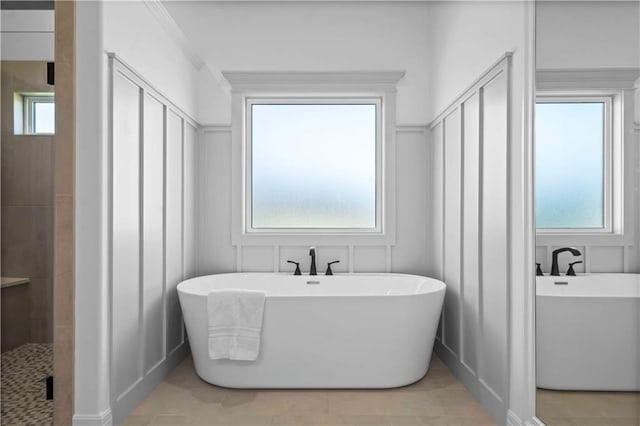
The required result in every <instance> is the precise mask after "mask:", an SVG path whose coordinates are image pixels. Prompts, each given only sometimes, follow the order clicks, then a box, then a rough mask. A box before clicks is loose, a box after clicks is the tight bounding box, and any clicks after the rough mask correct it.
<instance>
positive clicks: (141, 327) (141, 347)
mask: <svg viewBox="0 0 640 426" xmlns="http://www.w3.org/2000/svg"><path fill="white" fill-rule="evenodd" d="M144 96H145V91H144V89H143V88H142V87H140V88H139V89H138V103H139V110H138V117H139V120H140V121H139V122H140V125H139V126H138V204H139V206H138V241H140V246H139V250H138V265H139V267H138V362H139V363H140V365H139V373H138V378H139V379H142V378H143V377H144V375H145V369H144V356H145V353H146V350H145V344H144V343H145V339H144V336H145V331H146V327H145V320H144V267H143V265H144V202H143V200H144Z"/></svg>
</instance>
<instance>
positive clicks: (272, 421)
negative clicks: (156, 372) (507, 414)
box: [124, 355, 495, 426]
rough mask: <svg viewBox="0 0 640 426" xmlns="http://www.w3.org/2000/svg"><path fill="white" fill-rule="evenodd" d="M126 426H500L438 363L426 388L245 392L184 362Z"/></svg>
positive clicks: (416, 385)
mask: <svg viewBox="0 0 640 426" xmlns="http://www.w3.org/2000/svg"><path fill="white" fill-rule="evenodd" d="M124 424H125V425H299V426H302V425H325V426H333V425H386V426H390V425H452V426H453V425H456V426H462V425H494V424H495V423H494V422H493V420H492V419H491V418H490V417H489V415H488V414H487V413H486V412H485V411H484V409H483V408H482V407H481V406H480V404H479V403H478V402H477V401H476V400H475V399H474V398H473V397H472V396H471V394H470V393H469V392H468V391H467V390H466V389H465V388H464V386H463V385H462V383H461V382H460V381H458V379H456V378H455V376H454V375H453V374H452V373H451V371H449V369H448V368H447V367H446V366H445V365H444V364H443V363H442V361H440V360H439V359H438V358H437V357H436V356H435V355H434V356H433V359H432V361H431V367H430V369H429V372H428V373H427V375H426V376H425V378H423V379H422V380H421V381H419V382H417V383H414V384H413V385H410V386H406V387H403V388H397V389H382V390H244V389H243V390H239V389H225V388H219V387H216V386H213V385H210V384H208V383H206V382H204V381H202V380H200V379H199V378H198V376H197V375H196V373H195V371H194V369H193V361H192V360H191V357H188V358H187V359H186V360H185V361H184V362H182V363H181V364H180V365H179V366H178V367H177V368H176V369H175V370H174V371H173V372H172V373H171V374H170V375H169V377H168V378H167V379H166V380H165V381H164V382H163V383H162V384H160V385H159V386H158V387H157V388H156V389H155V391H154V392H153V393H152V394H151V395H150V396H149V398H147V399H146V400H145V401H144V402H143V403H142V404H141V405H140V406H139V407H138V408H137V409H136V410H134V412H133V413H132V414H131V416H129V418H128V419H127V420H126V421H125V423H124Z"/></svg>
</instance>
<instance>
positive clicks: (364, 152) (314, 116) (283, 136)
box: [246, 98, 381, 233]
mask: <svg viewBox="0 0 640 426" xmlns="http://www.w3.org/2000/svg"><path fill="white" fill-rule="evenodd" d="M246 105H247V106H246V113H247V126H248V128H247V151H248V155H249V161H248V163H249V164H248V165H249V167H248V168H247V175H248V176H247V191H246V196H247V200H246V202H247V206H248V209H247V212H248V214H247V222H248V223H247V229H248V230H249V231H250V232H272V231H274V230H278V232H291V231H294V232H295V231H301V230H304V232H311V233H313V232H320V231H327V230H350V231H351V232H375V231H377V230H379V229H380V204H381V203H380V198H381V138H380V133H381V132H380V123H381V120H380V113H381V108H380V106H381V99H380V98H360V99H291V98H288V99H287V98H271V99H260V98H248V99H247V104H246Z"/></svg>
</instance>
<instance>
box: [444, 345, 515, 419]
mask: <svg viewBox="0 0 640 426" xmlns="http://www.w3.org/2000/svg"><path fill="white" fill-rule="evenodd" d="M434 352H435V353H436V355H438V357H440V359H441V360H442V361H443V362H444V363H445V364H446V365H447V367H449V369H450V370H451V371H452V372H453V374H455V376H456V377H457V378H458V379H459V380H460V381H461V382H462V384H463V385H464V386H465V387H466V388H467V390H469V392H471V394H472V395H473V397H474V398H475V399H477V400H478V402H480V404H481V405H482V408H484V409H485V410H486V411H487V413H489V415H490V416H491V417H493V419H494V420H495V421H496V423H497V424H499V425H502V424H510V423H508V420H509V419H508V418H507V407H506V405H505V402H504V401H502V400H500V399H498V398H496V395H495V394H494V392H492V391H490V390H489V389H490V388H487V387H485V386H483V385H482V383H481V381H480V380H479V379H478V377H477V376H474V375H473V374H471V373H470V372H469V370H468V369H467V368H466V367H465V366H464V365H463V364H462V363H461V362H460V360H459V359H458V358H457V357H456V356H455V355H454V354H452V353H451V352H450V351H449V349H448V348H447V347H446V346H444V345H443V344H442V342H439V341H436V343H435V345H434ZM515 418H517V416H515ZM520 424H521V423H520ZM520 424H518V425H520Z"/></svg>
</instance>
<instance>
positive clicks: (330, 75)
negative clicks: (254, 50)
mask: <svg viewBox="0 0 640 426" xmlns="http://www.w3.org/2000/svg"><path fill="white" fill-rule="evenodd" d="M222 75H223V76H224V78H225V79H226V80H227V82H229V84H230V85H231V87H232V91H244V92H246V91H269V90H310V91H313V90H323V91H330V90H339V91H344V90H353V91H366V90H368V91H370V90H376V89H377V90H385V91H395V90H396V86H397V84H398V81H400V79H401V78H402V77H404V75H405V71H222Z"/></svg>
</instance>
